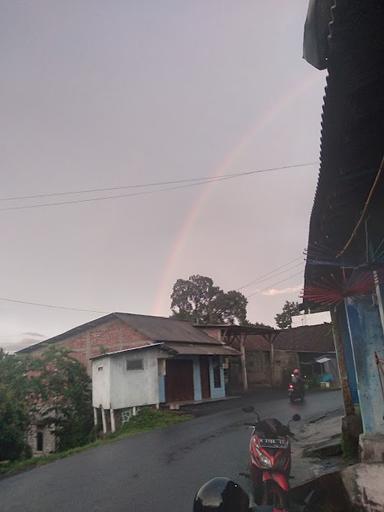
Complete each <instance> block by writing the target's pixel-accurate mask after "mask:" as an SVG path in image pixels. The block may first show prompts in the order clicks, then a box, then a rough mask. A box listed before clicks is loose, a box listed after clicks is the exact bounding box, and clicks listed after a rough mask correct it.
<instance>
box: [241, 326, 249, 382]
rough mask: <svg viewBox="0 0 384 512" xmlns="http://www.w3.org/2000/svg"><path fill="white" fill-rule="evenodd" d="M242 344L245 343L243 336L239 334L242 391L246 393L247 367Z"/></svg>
mask: <svg viewBox="0 0 384 512" xmlns="http://www.w3.org/2000/svg"><path fill="white" fill-rule="evenodd" d="M244 342H245V335H244V334H241V336H240V353H241V357H240V360H241V376H242V381H243V389H244V391H248V376H247V366H246V358H245V346H244Z"/></svg>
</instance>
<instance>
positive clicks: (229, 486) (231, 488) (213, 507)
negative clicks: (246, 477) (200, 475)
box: [193, 477, 249, 512]
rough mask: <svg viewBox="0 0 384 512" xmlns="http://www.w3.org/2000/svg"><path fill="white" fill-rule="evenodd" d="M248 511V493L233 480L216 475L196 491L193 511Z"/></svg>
mask: <svg viewBox="0 0 384 512" xmlns="http://www.w3.org/2000/svg"><path fill="white" fill-rule="evenodd" d="M214 511H216V512H233V511H236V512H249V498H248V494H247V493H246V492H245V491H243V489H242V488H241V487H240V485H238V484H237V483H236V482H234V481H233V480H229V478H224V477H217V478H213V479H212V480H209V482H207V483H205V484H204V485H203V486H202V487H201V488H200V489H199V491H198V492H197V494H196V496H195V499H194V502H193V512H214Z"/></svg>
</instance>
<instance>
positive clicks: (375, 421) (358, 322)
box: [346, 296, 384, 433]
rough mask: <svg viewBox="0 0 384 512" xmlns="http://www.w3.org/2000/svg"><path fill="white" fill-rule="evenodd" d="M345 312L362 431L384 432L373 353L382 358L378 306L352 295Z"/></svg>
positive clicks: (383, 399) (383, 348)
mask: <svg viewBox="0 0 384 512" xmlns="http://www.w3.org/2000/svg"><path fill="white" fill-rule="evenodd" d="M346 312H347V319H348V329H349V334H350V338H351V342H352V348H353V356H354V363H355V368H356V376H357V385H358V392H359V402H360V411H361V417H362V420H363V428H364V432H365V433H372V432H376V433H384V421H383V410H384V405H383V403H384V397H383V393H382V390H381V385H380V378H379V373H378V369H377V366H376V361H375V352H377V353H378V354H379V355H380V357H384V337H383V327H382V325H381V321H380V315H379V311H378V307H377V305H376V304H374V303H373V298H372V297H371V296H366V297H354V298H349V299H347V300H346Z"/></svg>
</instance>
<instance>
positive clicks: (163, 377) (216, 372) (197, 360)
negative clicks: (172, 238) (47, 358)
mask: <svg viewBox="0 0 384 512" xmlns="http://www.w3.org/2000/svg"><path fill="white" fill-rule="evenodd" d="M52 344H55V345H57V346H59V347H65V348H67V349H68V350H69V351H70V352H71V354H72V355H73V356H74V357H75V358H76V359H77V360H78V361H80V362H81V363H82V364H84V366H85V367H86V368H87V371H88V373H89V375H90V376H93V381H94V389H93V392H94V407H95V409H97V411H95V419H96V418H98V415H99V412H98V411H99V409H100V405H101V409H102V411H103V410H106V409H107V410H108V411H109V413H108V414H109V416H108V414H107V415H106V417H103V418H102V419H103V427H104V429H105V427H106V424H108V425H111V424H112V425H113V424H114V423H116V418H115V417H113V416H114V407H113V404H114V402H116V403H118V404H119V407H118V409H119V410H120V411H121V410H123V409H126V408H130V407H136V406H140V405H144V404H153V405H159V404H161V403H164V404H174V403H177V402H186V401H187V402H188V401H191V402H193V401H200V400H203V399H214V398H223V397H225V394H226V388H225V379H224V363H225V359H226V358H228V357H230V356H239V355H240V354H239V352H238V351H237V350H236V349H234V348H231V347H228V346H227V345H225V344H224V343H223V342H222V341H220V340H217V339H215V338H213V337H211V336H209V335H208V334H207V333H205V332H204V331H202V330H201V329H198V328H196V327H194V326H193V325H192V324H191V323H189V322H184V321H180V320H175V319H172V318H164V317H155V316H148V315H135V314H129V313H110V314H109V315H106V316H103V317H101V318H97V319H95V320H92V321H91V322H87V323H85V324H82V325H80V326H78V327H75V328H74V329H71V330H69V331H67V332H65V333H63V334H59V335H58V336H54V337H53V338H50V339H48V340H45V341H43V342H40V343H36V344H34V345H31V346H29V347H26V348H24V349H22V350H20V351H19V352H18V353H19V354H30V355H31V356H33V357H38V356H39V354H41V353H42V351H44V350H45V349H46V348H47V347H48V346H50V345H52ZM144 354H145V355H144ZM139 362H140V368H139ZM132 365H133V366H132ZM135 365H136V366H135ZM92 366H93V369H92ZM122 368H124V371H123V373H122V372H121V369H122ZM154 375H155V377H154ZM102 376H103V377H102ZM132 376H133V377H134V379H133V380H132ZM114 382H115V383H116V382H118V384H116V385H115V386H114V387H113V383H114ZM148 382H152V385H150V386H148V385H147V384H148ZM135 383H136V384H135ZM95 386H96V387H95ZM127 387H129V390H128V391H127V389H126V388H127ZM145 387H146V389H147V394H146V395H143V393H139V388H140V390H141V391H143V389H144V388H145ZM122 390H125V394H124V393H123V392H122ZM106 393H107V394H106ZM123 395H124V396H123ZM116 408H117V407H116ZM103 414H104V413H103V412H102V416H103ZM111 415H112V416H111ZM111 429H113V428H111ZM36 442H37V441H36ZM40 445H41V443H40Z"/></svg>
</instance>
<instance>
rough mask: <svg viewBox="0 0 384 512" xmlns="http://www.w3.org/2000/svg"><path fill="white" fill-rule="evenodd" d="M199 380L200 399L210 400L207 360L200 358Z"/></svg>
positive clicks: (206, 358)
mask: <svg viewBox="0 0 384 512" xmlns="http://www.w3.org/2000/svg"><path fill="white" fill-rule="evenodd" d="M200 380H201V397H202V398H203V399H206V398H211V384H210V381H209V358H208V357H204V356H201V357H200Z"/></svg>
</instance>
